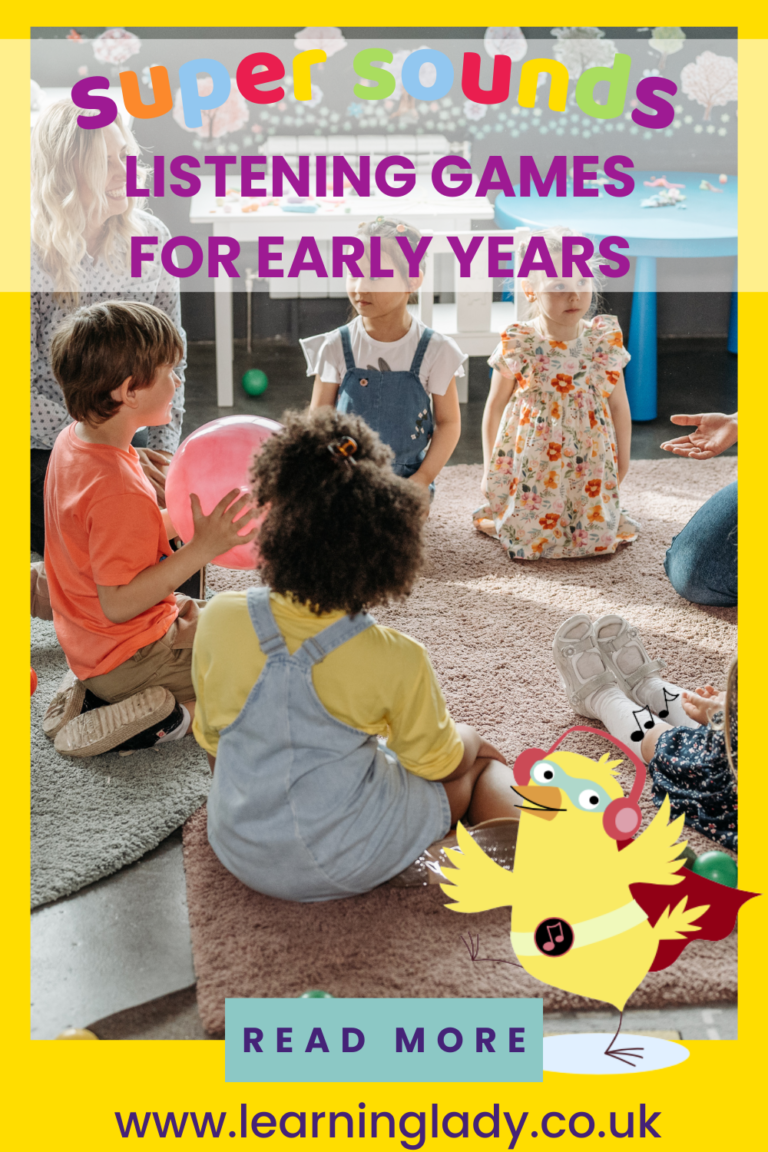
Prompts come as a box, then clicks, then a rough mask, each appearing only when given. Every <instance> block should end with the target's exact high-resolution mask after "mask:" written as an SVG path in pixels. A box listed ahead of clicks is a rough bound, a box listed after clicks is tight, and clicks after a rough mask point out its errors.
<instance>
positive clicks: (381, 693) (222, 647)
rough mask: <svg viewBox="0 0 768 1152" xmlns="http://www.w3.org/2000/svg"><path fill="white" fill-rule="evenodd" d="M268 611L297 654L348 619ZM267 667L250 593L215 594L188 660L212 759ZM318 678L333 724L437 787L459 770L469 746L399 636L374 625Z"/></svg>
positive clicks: (291, 609) (420, 654)
mask: <svg viewBox="0 0 768 1152" xmlns="http://www.w3.org/2000/svg"><path fill="white" fill-rule="evenodd" d="M270 607H271V609H272V612H273V614H274V617H275V621H276V623H277V626H278V628H279V629H280V631H281V632H282V634H283V637H284V639H285V642H286V644H287V646H288V650H289V652H291V653H294V652H295V651H296V650H297V649H298V648H299V647H300V646H301V644H302V643H303V642H304V641H305V640H306V639H307V637H309V636H316V635H317V634H318V633H319V632H322V631H323V629H325V628H327V627H328V625H329V624H333V622H334V621H335V620H338V619H340V617H341V616H342V615H343V613H342V612H329V613H326V614H325V615H322V616H316V615H314V613H312V612H311V611H310V610H309V608H308V607H307V606H306V605H305V604H301V603H299V602H298V601H296V600H293V599H291V598H288V597H285V596H280V595H277V594H276V593H274V592H273V593H272V594H271V596H270ZM265 663H266V657H265V655H264V653H263V652H262V651H261V648H260V647H259V642H258V640H257V638H256V633H255V632H254V630H253V625H252V624H251V620H250V616H249V614H248V605H247V602H246V593H245V592H221V593H219V595H218V596H215V597H214V599H213V600H211V602H210V603H209V604H207V605H206V607H205V610H204V611H203V612H202V613H201V615H200V620H199V623H198V626H197V634H196V636H195V648H194V654H193V660H192V682H193V684H194V686H195V693H196V696H197V704H196V707H195V719H194V724H193V731H194V734H195V738H196V739H197V742H198V744H200V745H201V747H203V748H204V749H205V750H206V751H207V752H210V753H211V755H212V756H215V755H216V750H217V748H218V743H219V733H220V732H221V730H222V729H223V728H226V727H227V725H228V724H231V723H232V721H233V720H234V719H235V718H236V717H237V716H238V715H239V713H240V712H241V710H242V708H243V705H244V704H245V701H246V699H247V697H248V694H249V692H250V691H251V689H252V688H253V685H254V684H255V682H256V680H257V679H258V678H259V675H260V674H261V670H262V668H263V667H264V665H265ZM312 678H313V684H314V687H315V691H316V692H317V694H318V696H319V697H320V700H321V702H322V704H323V705H324V707H325V708H327V710H328V711H329V712H330V714H331V715H332V716H334V717H335V718H336V719H337V720H340V721H341V722H342V723H343V724H348V725H350V726H351V727H352V728H359V729H360V730H361V731H363V732H368V733H370V734H371V735H374V736H383V737H384V738H385V739H386V741H387V745H388V746H389V748H390V749H391V750H392V751H393V752H394V753H395V754H396V756H397V757H398V759H399V760H400V763H401V764H402V765H403V767H404V768H407V769H408V770H409V771H410V772H414V773H415V774H416V775H418V776H423V777H424V778H425V779H427V780H440V779H442V778H443V777H445V776H449V775H450V773H451V772H452V771H453V770H454V768H457V767H458V765H459V763H460V762H461V758H462V756H463V754H464V747H463V744H462V742H461V738H460V736H459V734H458V732H457V730H456V725H455V723H454V722H453V720H452V719H451V716H450V714H449V712H448V709H447V707H446V703H445V698H444V697H443V693H442V691H441V690H440V685H439V684H438V682H437V677H436V676H435V671H434V669H433V667H432V664H431V663H430V660H429V656H428V655H427V651H426V649H425V648H424V646H423V645H422V644H419V643H418V642H417V641H416V640H412V639H411V638H410V637H409V636H404V635H403V633H402V632H397V631H395V629H393V628H384V627H382V626H381V625H379V624H374V625H373V626H372V627H371V628H367V629H366V630H365V631H364V632H361V633H360V634H359V635H357V636H355V637H353V639H351V640H348V641H347V642H346V643H345V644H342V645H341V647H339V648H337V649H336V650H335V651H333V652H331V653H330V654H329V655H328V656H326V658H325V659H324V660H322V661H321V662H320V663H318V664H316V665H315V666H314V668H313V669H312Z"/></svg>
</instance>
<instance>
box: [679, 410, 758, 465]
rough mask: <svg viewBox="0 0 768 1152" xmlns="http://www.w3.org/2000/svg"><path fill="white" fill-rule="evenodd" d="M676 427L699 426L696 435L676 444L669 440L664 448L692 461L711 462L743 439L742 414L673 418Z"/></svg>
mask: <svg viewBox="0 0 768 1152" xmlns="http://www.w3.org/2000/svg"><path fill="white" fill-rule="evenodd" d="M671 420H672V423H673V424H695V425H696V428H695V431H693V432H689V433H688V435H687V436H678V437H677V438H676V439H675V440H665V441H664V443H663V444H662V445H661V447H662V448H663V449H664V450H665V451H666V452H674V454H675V455H676V456H690V457H691V459H692V460H711V459H712V457H713V456H719V455H720V453H721V452H725V450H726V448H730V447H731V445H732V444H735V443H736V441H737V439H738V435H739V425H738V413H737V412H734V413H733V414H732V415H731V416H726V415H725V414H724V413H723V412H700V413H699V414H698V416H672V417H671Z"/></svg>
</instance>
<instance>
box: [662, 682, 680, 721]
mask: <svg viewBox="0 0 768 1152" xmlns="http://www.w3.org/2000/svg"><path fill="white" fill-rule="evenodd" d="M662 691H663V693H664V709H663V711H661V712H659V716H661V718H662V720H666V718H667V716H669V708H667V704H671V703H672V701H673V700H677V698H678V696H679V695H680V693H679V692H676V693H674V695H673V694H672V692H667V690H666V688H662Z"/></svg>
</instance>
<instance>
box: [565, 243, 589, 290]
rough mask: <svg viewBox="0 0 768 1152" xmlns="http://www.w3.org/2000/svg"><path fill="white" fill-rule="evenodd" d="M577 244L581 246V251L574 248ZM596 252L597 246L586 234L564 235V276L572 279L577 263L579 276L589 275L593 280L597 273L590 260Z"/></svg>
mask: <svg viewBox="0 0 768 1152" xmlns="http://www.w3.org/2000/svg"><path fill="white" fill-rule="evenodd" d="M577 244H578V246H579V248H581V251H580V252H576V251H575V250H574V249H575V246H576V245H577ZM594 252H595V246H594V244H593V243H592V241H591V240H588V239H587V237H586V236H563V276H564V277H565V279H566V280H570V278H571V277H572V276H573V267H574V265H575V266H576V268H577V269H578V275H579V276H588V277H589V278H590V280H591V279H592V278H593V277H594V275H595V274H594V272H593V271H592V269H591V268H590V266H589V263H588V261H589V258H590V256H593V255H594Z"/></svg>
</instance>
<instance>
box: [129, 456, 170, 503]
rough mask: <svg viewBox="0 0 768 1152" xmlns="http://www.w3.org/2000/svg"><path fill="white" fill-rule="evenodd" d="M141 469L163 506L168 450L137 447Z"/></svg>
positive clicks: (158, 501) (168, 461)
mask: <svg viewBox="0 0 768 1152" xmlns="http://www.w3.org/2000/svg"><path fill="white" fill-rule="evenodd" d="M136 451H137V452H138V454H139V461H140V462H141V467H142V471H143V472H144V475H145V476H146V478H147V480H149V482H150V484H151V485H152V487H153V488H154V490H155V494H156V496H157V503H158V504H159V506H160V507H161V508H165V477H166V474H167V472H168V465H169V464H170V463H171V456H170V453H168V452H156V451H155V449H154V448H137V449H136Z"/></svg>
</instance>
